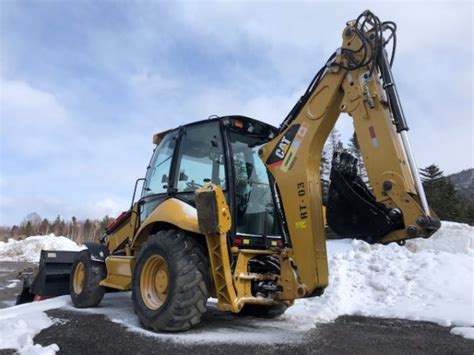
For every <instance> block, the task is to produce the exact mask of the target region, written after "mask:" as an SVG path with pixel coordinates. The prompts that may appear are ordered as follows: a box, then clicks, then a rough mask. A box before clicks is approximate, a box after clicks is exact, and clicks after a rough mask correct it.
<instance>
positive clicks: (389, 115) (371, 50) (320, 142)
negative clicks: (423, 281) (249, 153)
mask: <svg viewBox="0 0 474 355" xmlns="http://www.w3.org/2000/svg"><path fill="white" fill-rule="evenodd" d="M395 30H396V25H395V24H394V23H393V22H384V23H381V22H380V20H379V19H378V18H377V17H376V16H374V15H373V14H372V13H371V12H369V11H366V12H364V13H363V14H361V15H360V16H359V18H358V19H357V20H355V21H351V22H349V23H348V24H347V27H346V28H345V29H344V31H343V36H342V37H343V44H342V47H341V48H340V49H338V50H337V52H336V53H335V54H333V55H332V56H331V58H330V59H329V61H328V62H327V64H326V66H325V67H324V68H323V69H321V70H320V72H319V73H318V74H317V75H316V77H315V78H314V80H313V81H312V83H311V85H310V86H309V88H308V90H307V92H306V93H305V94H304V95H303V96H302V98H301V99H300V101H299V102H298V103H297V104H296V105H295V107H294V108H293V110H292V111H291V112H290V113H289V115H288V117H287V118H286V119H285V121H284V122H283V123H282V125H281V127H280V133H279V135H278V136H276V137H275V138H274V139H272V140H271V141H270V142H268V143H267V144H266V145H265V146H263V147H262V149H261V151H260V153H261V154H260V155H261V158H262V160H263V161H264V162H265V164H266V166H267V168H268V170H269V172H270V174H271V175H272V177H273V179H274V181H275V186H276V191H277V193H276V195H277V198H278V200H279V205H280V209H281V214H282V216H283V220H284V225H285V230H286V232H287V237H288V239H287V240H288V247H289V248H291V249H292V252H293V255H292V257H293V260H294V261H295V263H296V265H297V270H298V273H299V276H300V278H301V283H302V284H303V285H305V287H306V294H305V296H311V295H312V294H315V293H317V292H318V290H320V289H322V288H324V287H325V286H326V285H327V283H328V267H327V255H326V238H325V226H324V218H323V208H322V192H321V181H320V172H319V166H320V160H321V153H322V149H323V146H324V143H325V142H326V140H327V137H328V135H329V133H330V132H331V130H332V128H333V127H334V125H335V123H336V121H337V119H338V117H339V115H340V113H341V112H346V113H348V114H349V116H351V117H352V119H353V122H354V128H355V132H356V135H357V138H358V142H359V146H360V150H361V153H362V156H363V160H364V163H365V167H366V170H367V174H368V177H369V182H370V185H371V187H372V192H371V191H370V190H368V189H367V188H365V187H364V186H365V185H364V186H361V185H363V184H361V183H360V182H361V180H360V179H358V178H357V177H356V174H355V173H356V168H355V162H354V159H353V158H351V157H350V156H349V155H347V154H345V153H341V154H337V155H336V156H335V158H334V160H333V169H332V172H331V184H332V185H333V184H334V189H333V186H331V192H330V196H329V204H331V203H332V202H333V203H334V204H335V205H337V206H338V207H339V212H340V214H338V213H334V209H331V208H330V207H331V206H329V207H328V222H329V224H330V226H331V228H333V224H337V223H338V222H339V219H338V215H340V216H341V219H343V218H342V217H347V211H352V210H353V211H355V213H356V212H357V214H354V216H350V217H351V218H352V222H353V223H354V228H356V227H357V224H361V223H366V224H367V225H369V226H370V228H369V233H368V234H369V235H364V236H361V238H360V239H365V240H367V241H369V242H381V243H388V242H392V241H396V242H399V243H403V241H404V240H405V239H409V238H415V237H429V236H430V235H432V234H433V233H434V232H435V231H436V230H437V229H438V228H439V226H440V223H439V220H438V218H437V217H436V215H435V214H434V213H433V211H430V209H429V207H428V204H427V202H426V197H425V195H424V191H423V187H422V185H421V182H420V179H419V177H418V172H417V170H416V164H415V162H414V158H413V155H412V152H411V150H410V148H409V144H408V139H407V136H406V131H407V130H408V127H407V125H406V121H405V118H404V116H403V111H402V109H401V106H400V102H399V99H398V95H397V92H396V87H395V84H394V82H393V78H392V75H391V70H390V63H389V61H388V58H387V55H386V52H385V49H384V47H385V45H386V44H387V43H388V41H389V40H390V39H393V40H394V41H395ZM387 31H388V32H390V36H389V38H388V40H387V39H385V38H384V32H387ZM392 51H393V50H392ZM391 61H392V62H393V56H392V60H391ZM345 198H346V199H345ZM351 203H352V206H351ZM357 218H359V219H357ZM346 219H347V218H346ZM348 220H351V219H350V218H349V219H348ZM331 222H332V224H331ZM341 223H342V222H341ZM346 227H347V224H346ZM333 229H337V228H333ZM342 229H343V228H342ZM346 231H347V228H346ZM366 234H367V233H366Z"/></svg>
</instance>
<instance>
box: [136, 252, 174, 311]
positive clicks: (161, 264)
mask: <svg viewBox="0 0 474 355" xmlns="http://www.w3.org/2000/svg"><path fill="white" fill-rule="evenodd" d="M168 287H169V271H168V264H166V261H165V259H163V257H161V256H160V255H153V256H151V257H150V258H148V260H147V261H146V262H145V265H143V269H142V272H141V275H140V292H141V296H142V299H143V302H144V303H145V305H146V306H147V307H148V308H150V309H152V310H157V309H158V308H160V307H161V306H162V305H163V303H164V302H165V300H166V297H167V295H168Z"/></svg>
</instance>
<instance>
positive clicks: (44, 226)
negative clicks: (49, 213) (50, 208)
mask: <svg viewBox="0 0 474 355" xmlns="http://www.w3.org/2000/svg"><path fill="white" fill-rule="evenodd" d="M49 229H50V224H49V221H48V219H47V218H44V219H43V220H42V221H41V225H40V233H41V234H43V235H44V234H49Z"/></svg>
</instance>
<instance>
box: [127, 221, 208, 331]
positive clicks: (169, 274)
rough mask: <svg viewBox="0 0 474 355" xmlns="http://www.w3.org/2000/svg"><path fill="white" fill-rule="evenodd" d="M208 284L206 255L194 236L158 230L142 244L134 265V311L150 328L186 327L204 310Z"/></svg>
mask: <svg viewBox="0 0 474 355" xmlns="http://www.w3.org/2000/svg"><path fill="white" fill-rule="evenodd" d="M209 284H210V282H209V266H208V262H207V257H206V256H205V253H204V250H203V248H202V246H201V245H200V244H199V243H198V241H197V240H196V239H195V237H192V236H189V235H186V233H184V232H183V231H177V230H169V231H159V232H158V233H156V234H155V235H151V236H150V237H149V238H148V241H147V242H146V243H145V244H144V245H143V247H142V250H141V252H140V256H139V257H138V260H137V263H136V265H135V269H134V273H133V281H132V300H133V304H134V309H135V313H136V314H137V315H138V318H139V319H140V322H141V323H142V324H143V325H144V326H145V327H146V328H148V329H152V330H154V331H168V332H179V331H185V330H188V329H190V328H191V327H193V326H195V325H197V324H198V323H199V322H200V321H201V316H202V315H203V314H204V313H205V312H206V302H207V299H208V297H209Z"/></svg>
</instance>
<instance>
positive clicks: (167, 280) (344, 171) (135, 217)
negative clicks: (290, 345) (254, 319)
mask: <svg viewBox="0 0 474 355" xmlns="http://www.w3.org/2000/svg"><path fill="white" fill-rule="evenodd" d="M395 43H396V25H395V23H393V22H391V21H387V22H381V21H380V20H379V18H378V17H376V16H375V15H374V14H373V13H372V12H370V11H365V12H364V13H362V14H361V15H360V16H359V17H357V19H356V20H353V21H349V22H348V23H347V25H346V27H345V28H344V30H343V32H342V46H341V47H340V48H338V49H337V50H336V52H335V53H334V54H333V55H331V56H330V57H329V59H328V60H327V62H326V63H325V65H324V66H323V68H322V69H321V70H320V71H319V72H318V73H317V74H316V76H315V77H314V79H313V80H312V81H311V83H310V85H309V87H308V89H307V90H306V92H305V93H304V95H303V96H302V97H301V98H300V99H299V101H298V102H297V103H296V105H295V106H294V107H293V109H292V110H291V111H290V113H289V114H288V116H287V117H286V118H285V119H284V121H283V122H282V124H281V125H280V127H279V128H275V127H272V126H270V125H268V124H266V123H263V122H259V121H257V120H254V119H251V118H248V117H243V116H225V117H213V118H210V119H207V120H204V121H199V122H195V123H191V124H187V125H184V126H181V127H178V128H176V129H172V130H168V131H165V132H162V133H159V134H156V135H154V137H153V142H154V144H156V148H155V149H154V152H153V156H152V158H151V161H150V164H149V166H148V168H147V171H146V176H145V178H144V179H139V180H137V183H136V184H135V192H134V193H133V199H132V205H131V208H130V210H129V211H128V212H125V213H123V214H122V215H121V216H120V217H119V218H118V219H117V220H116V221H115V222H114V224H113V225H111V226H109V227H108V228H107V233H106V235H104V237H103V239H102V243H96V244H94V243H89V244H88V245H87V247H88V249H86V250H83V251H81V252H78V253H77V255H76V256H75V259H74V263H73V265H72V271H71V277H70V289H69V291H70V294H71V298H72V301H73V303H74V305H75V306H76V307H93V306H96V305H98V304H99V303H100V302H101V300H102V298H103V296H104V292H105V291H106V290H108V289H114V290H123V291H126V290H131V291H132V302H133V304H134V308H135V312H136V314H137V316H138V318H139V319H140V321H141V323H142V324H143V325H144V326H145V327H146V328H148V329H152V330H154V331H185V330H187V329H190V328H191V327H193V326H194V325H196V324H198V323H199V322H200V319H201V316H202V314H203V313H204V312H205V311H206V302H207V300H208V298H209V297H215V298H217V308H218V309H220V310H223V311H231V312H234V313H239V312H245V313H247V314H253V315H255V316H262V317H275V316H278V315H280V314H282V313H283V312H284V311H285V310H286V308H287V307H289V306H291V305H292V304H293V303H294V301H295V299H298V298H304V297H315V296H319V295H321V294H322V293H323V291H324V289H325V287H326V286H327V285H328V260H327V253H326V236H325V222H324V216H323V203H322V192H321V180H320V172H319V166H320V157H321V152H322V149H323V145H324V143H325V142H326V139H327V137H328V135H329V133H330V132H331V130H332V129H333V127H334V125H335V123H336V121H337V119H338V117H339V116H340V114H341V112H344V113H347V114H348V115H349V116H350V117H352V120H353V123H354V128H355V132H356V134H357V138H358V141H359V145H360V150H361V153H362V156H363V161H364V164H365V167H366V170H367V174H368V177H369V182H370V187H368V186H367V185H366V184H365V183H364V182H363V181H362V180H361V179H360V177H358V174H357V164H356V163H357V161H356V159H355V158H354V157H352V156H351V155H350V154H348V153H346V152H338V153H336V154H335V155H334V157H333V161H332V169H331V173H330V187H329V197H328V202H327V205H326V217H327V223H328V225H329V226H330V228H331V229H332V230H333V231H334V232H335V233H337V234H338V235H340V236H343V237H354V238H359V239H362V240H365V241H367V242H369V243H382V244H386V243H390V242H397V243H399V244H404V242H405V240H406V239H410V238H418V237H422V238H428V237H430V236H431V235H432V234H433V233H434V232H435V231H436V230H437V229H439V227H440V221H439V219H438V217H437V216H436V214H435V213H434V212H433V211H432V210H430V208H429V206H428V203H427V200H426V197H425V194H424V191H423V186H422V184H421V181H420V178H419V176H418V172H417V167H416V163H415V159H414V157H413V153H412V150H411V148H410V144H409V141H408V136H407V131H408V126H407V123H406V120H405V117H404V113H403V110H402V107H401V105H400V100H399V97H398V94H397V88H396V86H395V82H394V79H393V77H392V71H391V65H392V64H393V58H394V54H395ZM388 47H391V51H390V52H391V55H390V59H389V55H388V53H387V52H388ZM140 180H143V182H142V185H143V187H142V192H141V196H140V198H139V199H138V201H135V195H136V191H137V186H138V184H139V182H140Z"/></svg>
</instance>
